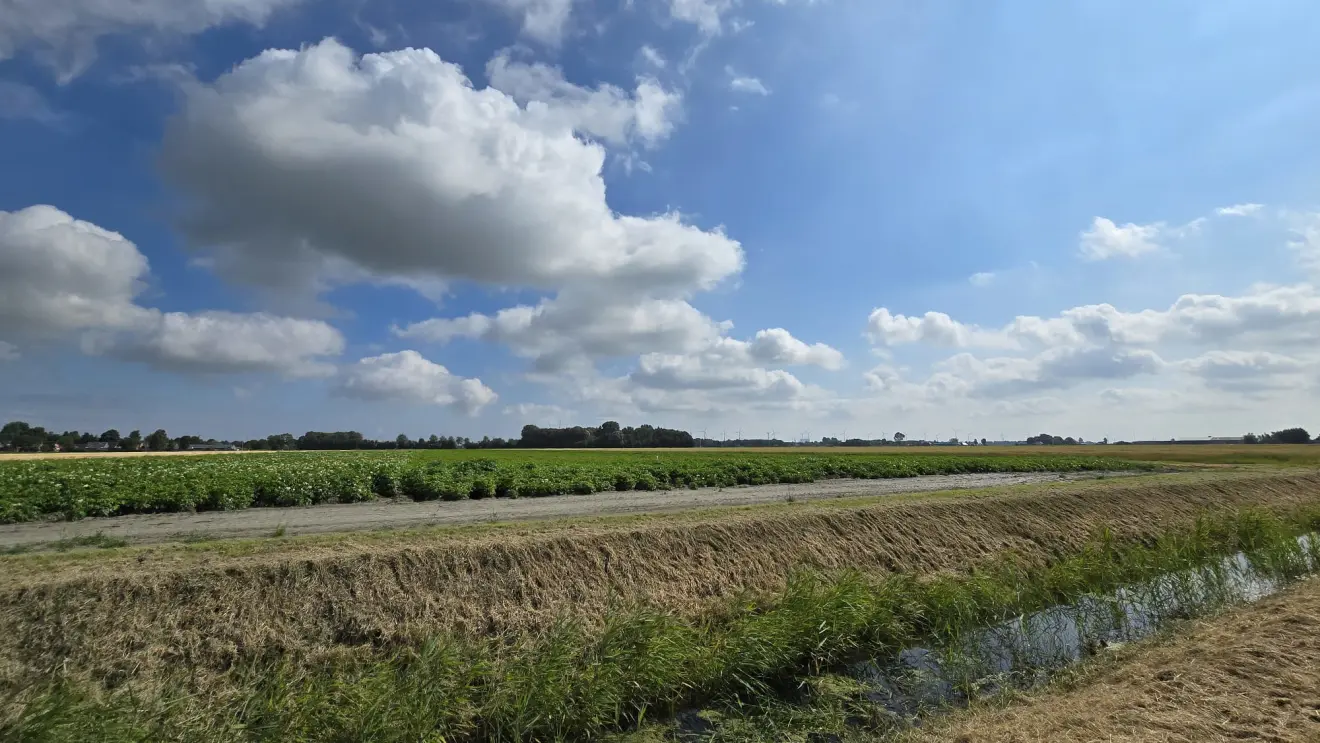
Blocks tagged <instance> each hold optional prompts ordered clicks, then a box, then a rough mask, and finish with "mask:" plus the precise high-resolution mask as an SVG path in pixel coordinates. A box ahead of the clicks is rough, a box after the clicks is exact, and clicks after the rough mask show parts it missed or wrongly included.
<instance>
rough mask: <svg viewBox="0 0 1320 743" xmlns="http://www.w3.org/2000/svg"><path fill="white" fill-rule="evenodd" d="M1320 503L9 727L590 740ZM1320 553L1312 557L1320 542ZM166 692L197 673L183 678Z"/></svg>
mask: <svg viewBox="0 0 1320 743" xmlns="http://www.w3.org/2000/svg"><path fill="white" fill-rule="evenodd" d="M1317 528H1320V508H1318V507H1310V508H1306V509H1299V510H1295V511H1293V512H1291V513H1289V514H1287V515H1286V516H1283V517H1281V516H1277V515H1275V514H1272V513H1270V512H1266V511H1245V512H1239V513H1236V514H1233V515H1231V516H1228V515H1220V516H1218V517H1215V518H1203V519H1199V520H1197V522H1196V523H1195V525H1194V526H1193V527H1192V528H1190V529H1185V530H1173V531H1170V532H1168V533H1166V534H1163V535H1161V536H1160V537H1159V538H1158V539H1155V540H1154V541H1152V542H1151V543H1149V544H1130V543H1123V542H1120V541H1118V540H1116V539H1114V538H1113V537H1112V533H1105V534H1102V535H1100V537H1099V538H1098V539H1097V540H1096V541H1094V542H1091V543H1089V544H1088V545H1087V546H1085V547H1084V548H1083V549H1082V550H1080V551H1079V552H1078V553H1076V554H1074V555H1071V556H1068V557H1065V558H1063V559H1060V560H1057V561H1054V562H1051V563H1049V564H1047V565H1043V566H1041V565H1032V564H1025V563H1023V562H1022V561H1021V560H1019V559H1016V558H1013V557H1011V556H1009V557H1001V558H998V559H996V560H993V561H989V562H986V563H983V564H982V565H980V566H979V567H978V568H977V569H975V570H972V571H970V572H967V573H959V574H952V573H944V574H939V575H934V576H917V575H913V574H908V573H898V574H892V575H888V576H885V577H880V578H875V577H868V576H865V575H862V574H860V573H858V572H855V571H847V572H844V573H842V574H837V575H824V574H821V573H819V572H817V571H797V572H795V573H793V575H792V576H791V578H790V579H789V581H788V582H787V584H786V586H785V588H784V589H783V590H782V591H781V592H779V593H778V594H777V595H774V596H770V597H759V598H758V597H751V596H749V597H744V598H742V599H741V600H738V601H734V602H730V603H727V604H725V605H724V606H723V607H722V610H721V611H718V612H713V613H711V614H710V615H708V616H707V617H705V618H704V619H703V620H702V621H699V622H693V621H685V620H683V619H682V618H680V617H677V616H674V615H673V614H670V613H666V612H663V611H657V610H655V609H650V608H632V609H627V610H625V607H619V610H618V611H616V612H614V613H613V614H612V615H611V616H610V617H609V619H608V620H607V621H606V622H605V624H604V626H603V627H602V628H596V627H594V626H587V625H583V624H581V623H577V622H573V621H564V622H561V623H559V624H557V625H555V626H554V627H552V628H551V629H550V630H549V631H547V632H545V633H542V634H538V635H532V636H526V637H502V636H492V637H484V638H467V637H463V636H440V637H438V638H433V639H431V640H429V641H427V642H425V643H422V644H420V645H417V646H405V647H400V648H393V649H387V650H386V651H384V652H378V653H372V654H369V655H365V656H364V655H361V654H359V655H350V656H346V657H341V658H337V659H334V660H330V661H327V662H324V663H322V664H318V665H316V666H312V667H308V666H305V665H302V664H299V663H297V662H294V661H290V660H287V659H279V660H276V659H264V660H257V661H254V662H252V663H250V664H245V665H244V666H242V667H239V668H235V669H232V670H231V672H230V673H231V679H230V680H231V682H234V683H231V685H230V690H229V691H228V692H227V694H225V695H224V696H221V697H209V696H205V695H200V696H197V695H195V696H184V695H179V694H178V693H177V691H165V692H158V693H156V694H152V695H143V694H142V693H141V691H140V690H137V689H133V688H131V686H130V687H129V688H126V689H120V690H117V691H116V690H105V689H100V690H98V689H94V688H88V687H86V686H82V685H80V684H78V683H77V682H76V681H73V680H64V679H59V678H58V677H57V678H55V679H54V680H53V682H52V683H51V684H49V685H44V686H40V687H36V688H33V689H28V690H26V691H25V692H24V694H23V695H21V697H20V699H19V701H18V702H17V703H16V704H12V705H10V707H9V708H8V709H7V710H6V711H7V718H6V720H5V721H4V722H3V724H0V737H3V738H5V739H10V738H11V737H12V738H13V739H17V740H31V741H71V740H89V739H97V740H107V741H124V742H127V741H146V740H196V741H398V742H400V743H402V742H403V741H461V740H508V741H524V740H592V739H596V738H598V737H599V736H601V735H603V734H606V733H608V732H611V731H617V730H619V729H621V728H628V727H632V726H635V725H637V724H639V723H642V722H644V721H646V720H647V719H648V718H650V717H653V716H656V715H668V714H672V713H673V712H674V711H676V710H678V709H681V708H684V707H687V706H691V705H697V704H716V705H723V706H725V707H741V708H755V707H756V706H757V705H760V704H762V703H763V702H764V701H765V700H774V699H776V698H778V697H779V696H781V695H782V693H783V692H784V691H785V689H787V688H789V687H791V686H793V685H795V684H796V683H797V679H800V678H801V677H802V676H803V675H804V674H805V675H808V676H810V675H812V674H817V673H819V672H821V671H823V670H826V669H829V668H831V667H833V666H835V665H836V664H837V663H839V662H840V661H841V660H842V659H844V658H845V657H848V656H851V655H854V654H857V653H862V654H866V655H880V654H884V653H890V652H893V651H895V650H897V649H899V648H901V647H904V646H906V645H908V644H911V643H913V642H914V641H916V640H918V639H931V640H933V641H935V642H941V641H948V640H951V639H953V638H955V637H957V636H958V634H959V633H961V632H964V631H966V630H969V629H971V628H973V627H979V626H983V625H985V624H987V623H989V622H992V621H995V620H998V619H1002V618H1004V617H1008V616H1012V615H1015V614H1017V613H1020V612H1024V611H1031V610H1034V609H1038V608H1042V607H1045V606H1051V605H1054V604H1059V603H1064V602H1066V601H1068V600H1070V599H1073V598H1076V597H1077V596H1079V595H1082V594H1086V593H1091V592H1097V591H1106V590H1111V589H1113V588H1116V587H1118V586H1120V585H1125V584H1131V583H1138V582H1141V581H1146V580H1150V579H1152V578H1154V577H1156V576H1160V575H1165V574H1168V573H1172V572H1176V571H1180V570H1185V569H1188V568H1192V567H1195V566H1198V565H1201V564H1204V563H1205V562H1206V561H1208V560H1210V559H1212V558H1215V557H1217V556H1220V555H1224V554H1229V553H1232V552H1236V551H1239V550H1244V551H1248V552H1250V553H1252V554H1254V555H1256V556H1257V559H1258V560H1260V562H1261V564H1262V565H1264V566H1266V567H1267V568H1268V569H1269V570H1271V571H1273V572H1276V573H1278V574H1280V575H1290V574H1295V573H1296V572H1297V571H1298V566H1299V565H1305V564H1307V560H1308V558H1307V556H1305V555H1302V554H1301V553H1300V552H1299V550H1300V548H1299V547H1298V543H1297V541H1296V539H1295V537H1296V535H1297V534H1298V533H1302V532H1309V531H1314V530H1315V529H1317ZM1312 557H1314V556H1312ZM165 688H166V689H170V690H179V689H185V688H187V683H186V680H185V679H182V678H181V679H178V680H177V683H175V684H170V685H168V686H167V687H165Z"/></svg>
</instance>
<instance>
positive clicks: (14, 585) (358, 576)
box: [0, 473, 1320, 712]
mask: <svg viewBox="0 0 1320 743" xmlns="http://www.w3.org/2000/svg"><path fill="white" fill-rule="evenodd" d="M1317 503H1320V475H1316V474H1260V473H1190V474H1181V475H1172V476H1151V477H1138V478H1125V479H1118V480H1112V481H1104V482H1088V483H1071V484H1059V485H1055V486H1050V487H1041V486H1026V487H1020V488H1008V489H1003V490H998V491H982V493H981V494H976V495H971V494H962V495H945V496H922V497H912V498H906V499H901V500H885V501H880V502H832V503H830V504H828V505H824V504H807V505H794V506H789V505H784V506H780V507H763V508H757V509H746V510H742V511H736V512H732V513H730V512H718V513H692V514H685V515H678V516H673V517H668V518H663V519H659V518H652V519H638V518H631V519H619V520H602V521H600V522H597V523H583V522H572V523H566V524H555V523H547V524H543V525H538V526H532V527H525V526H524V527H517V526H506V527H470V528H466V529H454V530H441V531H434V532H418V533H407V534H394V535H380V534H378V535H365V534H364V535H343V536H335V537H320V538H310V539H307V540H266V541H264V542H249V543H242V544H225V543H220V544H216V545H176V546H173V547H167V548H154V549H125V550H111V551H108V552H106V553H103V554H93V555H90V556H89V555H86V554H84V555H64V556H42V557H10V558H4V559H3V560H2V561H0V566H3V568H4V569H3V571H0V697H4V696H6V695H13V694H15V693H16V692H18V691H19V690H21V689H24V688H31V687H32V685H33V684H34V683H38V682H40V681H41V680H43V679H49V678H50V674H51V672H52V669H57V668H58V669H60V670H59V673H60V675H61V677H63V678H67V679H72V680H76V681H79V682H84V683H90V684H92V685H93V686H100V685H102V684H109V685H111V686H122V685H128V686H130V687H133V688H136V689H139V690H140V691H141V693H143V694H145V695H147V696H148V697H149V696H150V695H152V694H154V693H157V692H159V691H160V690H161V689H162V688H165V687H167V686H168V687H174V688H178V685H180V684H182V685H185V686H186V685H191V686H192V687H193V688H195V689H196V690H198V691H200V692H204V693H206V694H221V693H224V692H223V690H224V689H225V688H227V687H228V686H229V685H232V684H234V683H238V682H239V679H237V678H236V677H235V676H234V675H233V674H227V673H226V672H227V669H232V668H236V667H242V666H244V665H245V664H247V663H249V662H251V661H254V660H260V659H263V658H265V659H269V658H274V657H282V658H284V659H287V660H288V661H290V662H293V663H294V664H295V665H298V666H301V667H304V668H311V667H314V666H316V665H317V664H319V663H321V662H323V661H326V660H328V659H332V658H342V657H346V656H353V657H362V656H363V654H366V655H367V656H370V655H372V654H376V653H391V652H395V651H397V650H398V649H400V648H408V647H413V648H416V647H421V646H423V645H424V644H425V642H426V641H427V640H428V639H429V638H433V637H437V636H446V635H449V636H466V637H491V636H505V637H508V638H513V637H518V636H523V637H532V636H537V635H540V634H541V633H543V632H546V631H549V630H551V629H553V628H554V627H555V626H558V625H559V623H560V621H561V620H562V619H564V618H566V617H570V616H571V617H573V618H574V619H575V620H576V621H577V622H578V624H579V626H583V627H587V628H590V627H592V626H600V625H601V623H602V622H604V621H605V620H606V619H607V618H608V617H610V616H611V615H613V614H616V613H617V612H618V611H619V609H620V607H626V606H635V605H639V604H645V605H648V606H651V607H653V608H655V609H657V610H661V611H663V612H666V613H670V614H673V615H674V616H677V617H680V618H686V619H689V620H691V619H697V618H700V617H703V616H707V615H709V612H710V611H711V610H712V609H717V608H719V607H727V606H728V604H729V601H730V600H732V599H734V598H736V597H740V596H755V595H764V594H767V593H770V592H775V591H779V590H782V589H783V588H784V586H785V582H786V580H787V579H788V577H789V576H790V574H791V573H792V572H793V571H794V570H796V569H798V568H800V567H801V566H803V565H807V566H813V567H815V568H817V569H819V570H822V571H824V572H825V573H827V574H829V573H835V572H838V571H840V570H857V571H861V572H862V573H865V574H871V575H882V574H893V573H899V572H902V573H912V574H932V573H936V572H939V571H949V570H954V571H957V570H965V569H968V568H971V567H973V566H975V565H977V564H981V563H984V562H986V561H989V560H993V559H995V558H997V557H1001V556H1003V555H1005V554H1012V555H1014V556H1016V559H1017V560H1019V561H1021V562H1022V564H1025V565H1032V564H1036V565H1041V564H1045V563H1048V562H1050V561H1051V560H1053V559H1056V558H1058V557H1060V556H1065V555H1068V554H1071V553H1074V552H1076V551H1077V550H1079V549H1081V548H1082V547H1083V546H1084V545H1086V544H1088V543H1090V542H1091V541H1092V540H1094V538H1095V537H1096V534H1097V530H1099V529H1100V528H1101V527H1104V528H1106V529H1108V530H1109V533H1110V535H1111V536H1112V538H1114V539H1117V540H1121V541H1127V542H1131V541H1140V540H1150V539H1153V538H1155V537H1157V536H1159V535H1161V534H1164V533H1166V532H1168V531H1169V530H1171V529H1178V528H1188V527H1190V526H1191V525H1192V524H1193V523H1194V522H1195V521H1196V520H1197V519H1199V518H1201V517H1203V516H1205V515H1206V514H1208V513H1223V512H1227V511H1230V510H1233V509H1240V508H1263V509H1267V510H1274V511H1280V512H1283V511H1288V510H1290V509H1298V508H1302V507H1309V506H1315V505H1316V504H1317ZM10 711H11V712H12V710H10Z"/></svg>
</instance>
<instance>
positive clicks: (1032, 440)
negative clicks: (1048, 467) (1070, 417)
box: [1027, 433, 1108, 446]
mask: <svg viewBox="0 0 1320 743" xmlns="http://www.w3.org/2000/svg"><path fill="white" fill-rule="evenodd" d="M1027 443H1028V444H1040V445H1042V446H1065V445H1074V444H1080V443H1083V442H1082V439H1081V437H1078V438H1073V437H1071V436H1066V437H1065V436H1051V435H1050V434H1048V433H1042V434H1038V435H1036V436H1031V437H1029V438H1028V439H1027ZM1106 443H1108V442H1107V441H1106Z"/></svg>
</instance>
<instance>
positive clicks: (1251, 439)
mask: <svg viewBox="0 0 1320 743" xmlns="http://www.w3.org/2000/svg"><path fill="white" fill-rule="evenodd" d="M1242 443H1244V444H1259V443H1260V437H1259V436H1257V435H1256V434H1254V433H1249V434H1247V435H1246V436H1243V437H1242Z"/></svg>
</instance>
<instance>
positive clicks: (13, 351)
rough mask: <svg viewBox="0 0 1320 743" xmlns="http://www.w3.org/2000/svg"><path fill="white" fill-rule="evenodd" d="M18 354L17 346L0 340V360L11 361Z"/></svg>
mask: <svg viewBox="0 0 1320 743" xmlns="http://www.w3.org/2000/svg"><path fill="white" fill-rule="evenodd" d="M18 356H19V353H18V346H15V345H14V344H12V343H6V342H4V341H0V361H13V360H15V359H17V358H18Z"/></svg>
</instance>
